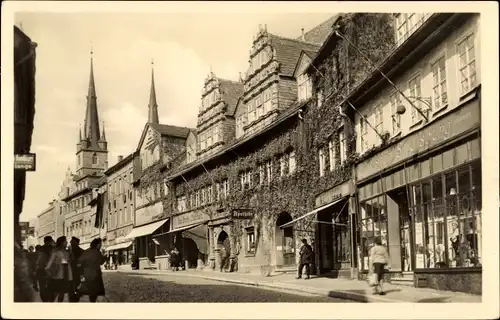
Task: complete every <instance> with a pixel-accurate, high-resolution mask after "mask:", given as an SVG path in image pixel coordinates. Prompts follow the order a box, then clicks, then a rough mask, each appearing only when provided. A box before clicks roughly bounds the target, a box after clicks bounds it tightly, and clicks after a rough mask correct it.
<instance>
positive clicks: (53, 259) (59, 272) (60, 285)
mask: <svg viewBox="0 0 500 320" xmlns="http://www.w3.org/2000/svg"><path fill="white" fill-rule="evenodd" d="M67 246H68V241H66V237H64V236H62V237H59V238H57V241H56V247H55V249H54V251H52V254H51V255H50V258H49V262H47V265H46V266H45V271H46V272H47V273H48V275H49V277H50V283H51V284H50V286H51V288H52V290H53V292H54V294H55V297H54V298H57V302H63V301H64V295H65V294H68V298H69V294H70V291H71V290H70V287H71V284H72V282H73V276H72V273H71V268H70V265H69V261H70V257H69V253H68V251H67V250H66V247H67ZM54 298H53V299H54ZM52 301H54V300H52Z"/></svg>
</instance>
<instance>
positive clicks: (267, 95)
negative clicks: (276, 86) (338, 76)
mask: <svg viewBox="0 0 500 320" xmlns="http://www.w3.org/2000/svg"><path fill="white" fill-rule="evenodd" d="M272 108H273V105H272V102H271V89H267V90H266V91H264V114H267V113H268V112H269V111H271V110H272Z"/></svg>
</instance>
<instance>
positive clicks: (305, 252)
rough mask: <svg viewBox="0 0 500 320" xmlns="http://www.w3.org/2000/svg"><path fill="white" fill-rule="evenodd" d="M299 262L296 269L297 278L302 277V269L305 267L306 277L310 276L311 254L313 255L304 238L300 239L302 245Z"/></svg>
mask: <svg viewBox="0 0 500 320" xmlns="http://www.w3.org/2000/svg"><path fill="white" fill-rule="evenodd" d="M299 255H300V262H299V270H298V273H299V274H298V276H297V279H301V278H302V269H304V267H306V276H307V277H306V279H310V278H311V266H310V264H311V263H312V255H313V250H312V248H311V246H310V245H309V244H308V243H307V240H306V239H302V247H301V248H300V252H299Z"/></svg>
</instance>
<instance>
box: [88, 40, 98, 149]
mask: <svg viewBox="0 0 500 320" xmlns="http://www.w3.org/2000/svg"><path fill="white" fill-rule="evenodd" d="M93 55H94V52H93V50H92V48H91V49H90V78H89V88H88V93H87V110H86V111H85V125H84V138H85V139H86V140H87V141H88V142H89V147H91V148H98V147H99V146H98V141H99V139H100V132H99V114H98V113H97V96H96V92H95V82H94V57H93Z"/></svg>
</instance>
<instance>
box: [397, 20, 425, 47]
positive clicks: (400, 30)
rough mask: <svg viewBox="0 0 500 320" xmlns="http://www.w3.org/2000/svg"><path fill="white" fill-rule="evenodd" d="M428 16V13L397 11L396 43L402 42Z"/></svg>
mask: <svg viewBox="0 0 500 320" xmlns="http://www.w3.org/2000/svg"><path fill="white" fill-rule="evenodd" d="M429 16H430V14H429V13H398V14H397V15H396V43H397V44H398V45H400V44H402V43H403V42H404V41H405V40H406V39H408V37H409V36H410V35H411V34H412V33H414V32H415V31H416V30H417V29H418V28H419V27H420V26H421V25H422V24H423V23H424V21H425V20H427V19H428V18H429Z"/></svg>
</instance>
